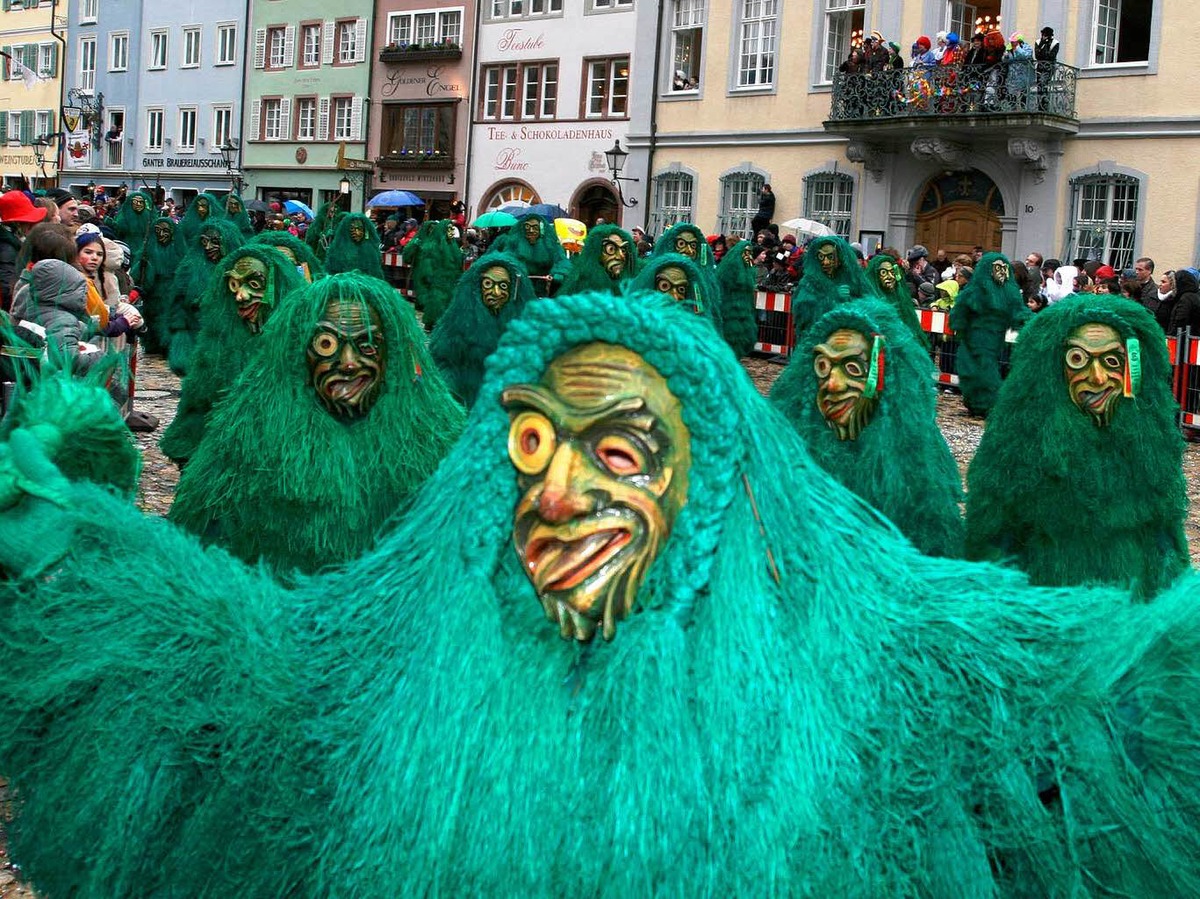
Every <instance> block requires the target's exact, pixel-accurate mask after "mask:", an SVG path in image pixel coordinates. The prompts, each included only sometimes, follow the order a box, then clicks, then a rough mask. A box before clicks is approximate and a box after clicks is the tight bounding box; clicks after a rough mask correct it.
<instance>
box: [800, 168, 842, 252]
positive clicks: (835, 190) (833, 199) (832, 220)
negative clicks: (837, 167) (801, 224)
mask: <svg viewBox="0 0 1200 899" xmlns="http://www.w3.org/2000/svg"><path fill="white" fill-rule="evenodd" d="M853 209H854V179H853V178H851V177H850V176H849V175H843V174H835V173H834V172H819V173H817V174H815V175H809V176H808V177H807V178H805V179H804V215H805V217H806V218H810V219H813V220H814V221H818V222H820V223H821V224H823V225H828V226H829V227H830V228H832V229H833V230H834V231H835V232H836V233H837V235H838V236H839V237H844V238H846V240H849V239H850V214H851V212H853Z"/></svg>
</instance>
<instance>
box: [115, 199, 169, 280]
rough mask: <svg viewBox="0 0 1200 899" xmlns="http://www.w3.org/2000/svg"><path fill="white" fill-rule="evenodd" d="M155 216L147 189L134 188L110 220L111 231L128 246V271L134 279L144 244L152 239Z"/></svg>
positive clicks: (139, 264)
mask: <svg viewBox="0 0 1200 899" xmlns="http://www.w3.org/2000/svg"><path fill="white" fill-rule="evenodd" d="M156 218H158V210H156V209H155V208H154V198H153V197H152V196H150V193H149V192H148V191H144V190H135V191H134V192H133V193H131V194H129V195H128V196H127V197H126V198H125V202H124V203H122V204H121V208H120V209H119V210H117V214H116V216H115V217H114V218H113V220H112V229H113V233H115V234H116V235H117V238H118V239H119V240H121V241H124V243H125V245H126V246H128V247H129V259H130V272H131V273H132V274H133V275H134V280H135V281H136V280H137V271H138V269H139V267H140V266H141V260H142V258H143V257H144V256H145V253H146V245H147V243H148V242H149V241H150V240H152V239H153V229H154V220H155V219H156ZM138 283H139V284H140V283H141V282H140V281H138Z"/></svg>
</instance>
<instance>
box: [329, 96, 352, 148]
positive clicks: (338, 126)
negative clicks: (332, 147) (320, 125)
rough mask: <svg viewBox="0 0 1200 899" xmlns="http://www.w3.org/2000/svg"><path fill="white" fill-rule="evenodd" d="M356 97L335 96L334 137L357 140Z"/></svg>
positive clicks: (335, 138) (336, 138)
mask: <svg viewBox="0 0 1200 899" xmlns="http://www.w3.org/2000/svg"><path fill="white" fill-rule="evenodd" d="M353 119H354V99H353V98H352V97H334V98H333V139H334V140H355V139H356V136H355V134H354V124H353Z"/></svg>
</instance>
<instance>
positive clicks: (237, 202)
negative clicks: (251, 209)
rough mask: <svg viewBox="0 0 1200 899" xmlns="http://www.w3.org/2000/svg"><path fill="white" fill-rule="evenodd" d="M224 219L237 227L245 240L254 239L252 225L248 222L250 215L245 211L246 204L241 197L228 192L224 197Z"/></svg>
mask: <svg viewBox="0 0 1200 899" xmlns="http://www.w3.org/2000/svg"><path fill="white" fill-rule="evenodd" d="M223 208H224V209H225V217H226V218H227V219H229V221H231V222H233V223H234V224H235V225H237V226H238V230H239V231H241V232H242V236H243V237H244V238H246V240H252V239H253V238H254V225H253V223H252V222H251V221H250V213H248V212H247V211H246V203H245V201H244V200H243V199H242V195H241V194H239V193H235V192H233V191H230V192H229V193H228V194H227V195H226V197H225V204H224V207H223Z"/></svg>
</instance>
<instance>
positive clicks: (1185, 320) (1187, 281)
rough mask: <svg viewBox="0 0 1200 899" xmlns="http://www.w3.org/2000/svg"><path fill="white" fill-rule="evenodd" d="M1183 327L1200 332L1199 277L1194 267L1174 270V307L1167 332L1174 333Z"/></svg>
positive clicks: (1196, 332) (1194, 332)
mask: <svg viewBox="0 0 1200 899" xmlns="http://www.w3.org/2000/svg"><path fill="white" fill-rule="evenodd" d="M1184 328H1191V329H1192V333H1193V334H1200V277H1198V276H1197V272H1196V270H1195V269H1194V268H1181V269H1178V270H1177V271H1176V272H1175V308H1174V310H1172V313H1171V320H1170V321H1169V322H1168V327H1167V333H1168V334H1174V333H1175V332H1176V331H1179V330H1182V329H1184Z"/></svg>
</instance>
